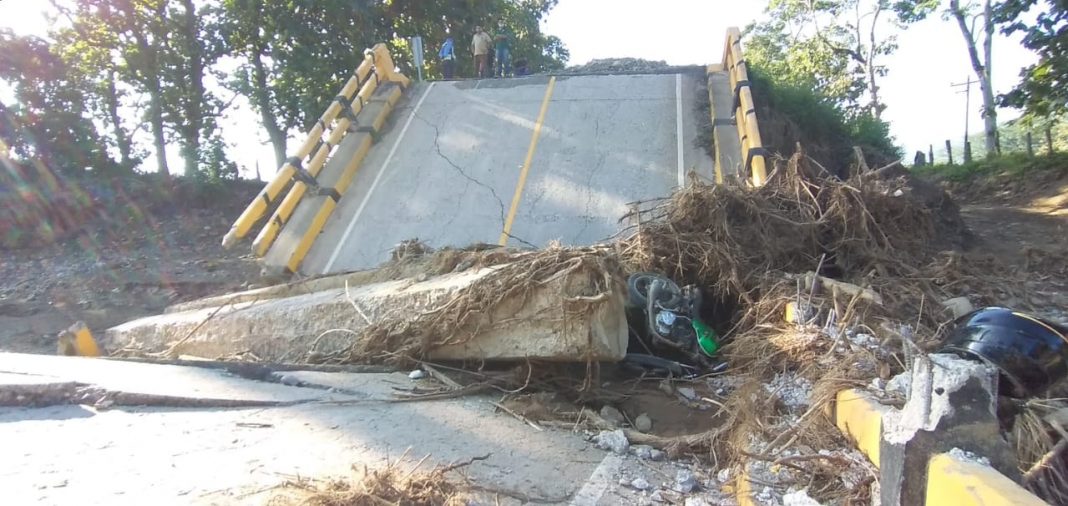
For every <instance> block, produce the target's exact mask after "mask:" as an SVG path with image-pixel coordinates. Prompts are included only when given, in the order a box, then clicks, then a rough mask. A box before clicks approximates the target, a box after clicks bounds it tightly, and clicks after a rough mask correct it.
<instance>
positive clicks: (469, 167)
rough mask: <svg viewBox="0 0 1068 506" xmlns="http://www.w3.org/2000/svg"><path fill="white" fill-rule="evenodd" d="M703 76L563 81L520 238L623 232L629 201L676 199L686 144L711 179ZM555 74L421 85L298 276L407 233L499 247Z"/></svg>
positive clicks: (349, 263)
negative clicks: (703, 145) (702, 140)
mask: <svg viewBox="0 0 1068 506" xmlns="http://www.w3.org/2000/svg"><path fill="white" fill-rule="evenodd" d="M702 78H703V76H690V75H675V74H666V75H626V76H561V77H558V78H557V81H556V85H555V89H554V92H553V94H552V97H551V99H550V103H549V107H548V110H547V114H546V119H545V122H544V124H543V126H542V130H541V137H540V141H539V145H538V148H537V150H536V151H535V153H534V157H533V162H532V164H531V167H530V170H529V176H528V180H527V183H526V188H525V191H524V192H523V194H522V197H521V200H520V206H519V209H518V212H517V215H516V219H515V223H514V224H513V227H512V233H511V235H512V236H513V237H512V239H511V240H510V244H512V245H515V246H524V245H525V246H539V247H540V246H544V245H545V244H546V243H547V242H549V241H551V240H554V239H559V240H561V242H563V243H564V244H591V243H594V242H597V241H599V240H601V239H603V238H605V237H607V236H609V235H611V234H613V233H615V232H616V231H618V230H619V228H620V227H619V224H618V223H617V220H618V219H619V218H620V217H621V216H622V214H623V213H625V212H626V205H625V204H626V203H627V202H631V201H634V200H639V199H643V198H649V197H653V196H664V195H667V194H668V193H669V192H670V191H671V189H672V188H673V187H674V186H676V185H677V184H678V174H679V156H678V152H679V150H680V148H681V150H682V166H683V170H684V171H689V170H691V169H693V170H695V171H696V172H697V173H698V174H699V175H701V176H702V177H705V178H706V179H708V178H711V174H712V168H711V167H712V160H711V158H710V157H709V156H708V155H707V154H705V153H704V151H703V150H701V149H700V146H699V145H698V143H697V140H696V138H695V136H696V135H697V133H696V127H695V124H696V120H695V118H696V114H697V112H698V111H695V109H694V104H695V103H696V102H695V91H694V90H695V89H697V87H698V86H697V85H698V84H699V83H698V80H699V79H702ZM548 80H549V78H548V77H546V76H534V77H527V78H517V79H503V80H483V81H458V82H437V83H433V85H432V88H428V87H430V86H431V85H429V84H421V85H417V86H414V87H413V88H412V89H411V90H410V91H409V92H408V93H407V94H406V98H405V102H403V103H402V104H399V105H398V107H397V109H396V110H395V112H394V113H393V114H392V115H391V118H390V120H389V124H388V125H387V127H386V128H385V132H384V135H383V137H382V139H381V141H380V142H378V143H377V144H376V146H375V148H374V149H372V150H371V153H370V154H369V155H368V156H367V158H366V159H365V161H364V166H363V168H362V169H361V170H360V172H359V173H358V174H357V176H356V180H355V181H354V183H353V186H352V187H351V189H350V190H349V192H348V193H347V194H346V195H345V196H344V197H343V198H342V200H341V202H340V204H339V207H338V209H337V210H336V211H335V212H334V213H333V216H332V217H331V218H330V220H329V222H328V223H327V225H326V227H325V228H324V230H323V233H322V235H321V236H320V237H319V239H318V240H316V242H315V244H314V245H313V246H312V249H311V251H310V252H309V254H308V256H307V257H306V259H305V261H304V264H303V267H302V268H301V270H302V272H303V273H305V274H309V275H317V274H323V273H327V272H330V273H335V272H345V271H351V270H358V269H366V268H370V267H373V266H375V265H378V264H380V263H381V262H383V261H385V260H387V259H388V258H389V254H390V251H391V250H392V249H393V247H394V246H395V245H396V244H398V243H399V242H401V241H403V240H406V239H413V238H418V239H421V240H423V241H425V242H427V243H428V244H430V245H431V246H433V247H438V248H440V247H444V246H466V245H468V244H472V243H477V242H485V243H496V242H497V239H498V236H499V235H500V233H501V231H502V229H503V225H504V217H505V215H506V214H507V212H508V207H509V206H510V205H511V200H512V197H513V195H514V193H515V189H516V186H517V183H518V181H519V177H520V172H521V169H522V165H523V162H524V159H525V158H526V154H527V150H528V148H529V146H530V140H531V136H532V134H533V131H534V127H535V123H536V121H537V117H538V112H539V109H540V107H541V103H542V100H543V99H544V96H545V91H546V87H547V84H548ZM424 95H425V98H424ZM417 105H418V110H415V109H416V108H417V107H416V106H417ZM679 112H681V115H680V114H679ZM409 120H410V123H409ZM405 127H407V128H405ZM680 127H681V128H680ZM402 131H403V132H404V135H403V137H402V136H401V132H402ZM680 131H681V135H680ZM394 145H396V146H397V149H396V150H393V149H392V147H393V146H394ZM391 151H392V152H393V156H392V157H391V156H390V153H391ZM387 161H388V163H386V162H387ZM376 180H377V185H375V181H376ZM372 186H374V191H370V189H371V188H372ZM346 232H348V233H346ZM343 237H347V239H346V240H345V241H344V244H341V239H342V238H343ZM331 257H333V258H334V261H333V262H332V263H331V262H330V259H331ZM327 267H329V269H328V268H327Z"/></svg>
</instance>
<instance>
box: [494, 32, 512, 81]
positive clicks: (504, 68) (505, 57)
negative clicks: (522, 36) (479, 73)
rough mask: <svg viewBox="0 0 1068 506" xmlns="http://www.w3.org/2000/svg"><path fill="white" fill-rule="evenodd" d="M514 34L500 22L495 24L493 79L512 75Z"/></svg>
mask: <svg viewBox="0 0 1068 506" xmlns="http://www.w3.org/2000/svg"><path fill="white" fill-rule="evenodd" d="M514 38H515V34H514V33H512V30H510V29H509V28H508V26H507V25H505V24H504V20H501V21H499V22H498V24H497V36H496V37H494V38H493V40H494V41H495V44H494V49H495V51H494V61H495V63H494V65H493V66H494V71H493V75H494V76H495V77H506V76H507V75H508V74H511V73H512V51H511V49H512V39H514Z"/></svg>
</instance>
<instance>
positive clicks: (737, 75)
mask: <svg viewBox="0 0 1068 506" xmlns="http://www.w3.org/2000/svg"><path fill="white" fill-rule="evenodd" d="M723 70H724V71H726V72H727V74H728V75H729V76H730V85H731V89H732V90H733V91H734V107H733V110H734V117H735V121H736V123H737V127H738V138H739V140H740V141H741V144H742V158H743V160H745V165H744V168H745V172H746V173H748V174H749V177H750V181H751V182H752V184H753V186H762V185H763V184H764V183H765V181H767V177H768V169H767V165H768V162H767V158H768V150H767V149H766V148H765V147H764V143H763V141H762V140H761V137H760V127H759V125H758V124H757V116H756V105H755V103H754V102H753V92H752V90H751V89H750V85H749V68H748V65H747V64H746V61H745V56H744V53H743V52H742V32H741V30H739V29H738V28H737V27H731V28H728V29H727V42H726V44H725V45H724V48H723Z"/></svg>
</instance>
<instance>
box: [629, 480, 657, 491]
mask: <svg viewBox="0 0 1068 506" xmlns="http://www.w3.org/2000/svg"><path fill="white" fill-rule="evenodd" d="M630 486H631V487H633V488H634V489H635V490H649V489H650V488H653V486H652V485H650V484H649V482H648V481H646V479H645V478H634V479H633V480H631V482H630Z"/></svg>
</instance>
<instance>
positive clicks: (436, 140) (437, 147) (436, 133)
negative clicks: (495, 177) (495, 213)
mask: <svg viewBox="0 0 1068 506" xmlns="http://www.w3.org/2000/svg"><path fill="white" fill-rule="evenodd" d="M415 117H416V118H419V120H420V121H422V122H423V123H426V124H427V126H429V127H430V128H433V129H434V151H435V152H437V154H438V157H440V158H441V159H442V160H445V163H447V164H449V165H450V166H451V167H452V168H453V169H455V170H456V172H459V173H460V176H462V177H463V178H464V179H466V180H468V181H470V182H472V183H475V184H476V185H478V186H481V187H483V188H485V189H487V190H489V192H490V194H492V195H493V198H494V199H495V200H496V201H497V205H498V207H500V210H501V229H503V228H504V222H505V217H504V201H503V200H501V197H500V196H499V195H497V191H496V190H494V189H493V187H492V186H490V185H487V184H486V183H483V182H482V181H479V180H478V179H475V178H473V177H471V176H470V175H468V174H467V172H465V171H464V169H463V167H460V166H459V165H457V164H456V162H454V161H452V159H451V158H449V157H448V156H446V155H445V153H443V152H442V151H441V143H440V142H439V138H440V137H441V129H439V128H438V126H437V125H435V124H433V123H431V122H430V121H429V120H427V119H426V118H424V117H422V116H420V115H418V114H416V115H415Z"/></svg>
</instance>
